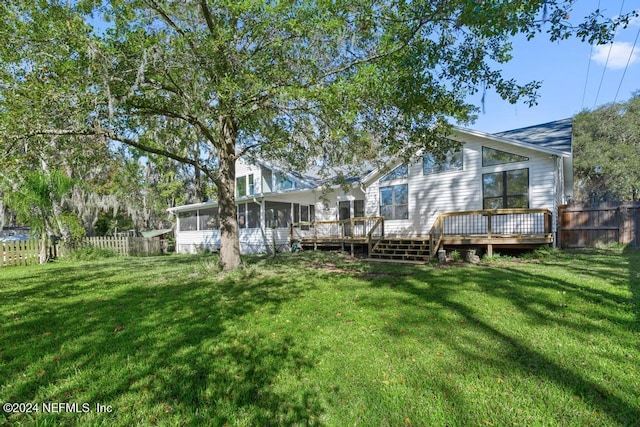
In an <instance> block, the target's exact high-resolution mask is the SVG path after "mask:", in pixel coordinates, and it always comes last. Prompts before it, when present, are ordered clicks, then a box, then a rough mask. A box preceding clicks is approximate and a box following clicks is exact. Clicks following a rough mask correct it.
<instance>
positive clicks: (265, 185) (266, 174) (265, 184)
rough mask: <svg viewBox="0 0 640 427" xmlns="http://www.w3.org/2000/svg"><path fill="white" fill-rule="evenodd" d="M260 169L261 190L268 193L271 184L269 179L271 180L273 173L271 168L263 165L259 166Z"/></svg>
mask: <svg viewBox="0 0 640 427" xmlns="http://www.w3.org/2000/svg"><path fill="white" fill-rule="evenodd" d="M260 170H261V171H262V174H261V175H262V192H263V193H270V192H271V185H272V184H273V183H272V182H271V181H272V180H273V174H272V173H271V169H267V168H265V167H261V168H260Z"/></svg>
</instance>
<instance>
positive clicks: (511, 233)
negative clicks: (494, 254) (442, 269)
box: [430, 209, 553, 253]
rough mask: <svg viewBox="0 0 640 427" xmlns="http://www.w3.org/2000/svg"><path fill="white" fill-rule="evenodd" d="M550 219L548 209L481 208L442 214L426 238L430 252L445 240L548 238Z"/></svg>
mask: <svg viewBox="0 0 640 427" xmlns="http://www.w3.org/2000/svg"><path fill="white" fill-rule="evenodd" d="M552 219H553V216H552V214H551V211H549V210H548V209H484V210H479V211H465V212H446V213H442V214H440V215H438V217H437V218H436V220H435V222H434V224H433V227H432V228H431V232H430V236H431V242H432V244H431V245H432V253H433V251H434V250H437V249H438V248H439V247H440V245H441V244H442V242H443V241H444V240H446V239H447V237H452V236H456V237H458V236H460V237H482V238H486V239H492V238H496V239H500V238H505V237H532V236H550V235H551V233H552V232H553V224H552Z"/></svg>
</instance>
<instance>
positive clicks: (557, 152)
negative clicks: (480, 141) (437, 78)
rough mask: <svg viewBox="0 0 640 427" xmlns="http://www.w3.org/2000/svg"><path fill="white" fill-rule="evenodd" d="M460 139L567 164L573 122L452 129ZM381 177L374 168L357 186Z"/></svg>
mask: <svg viewBox="0 0 640 427" xmlns="http://www.w3.org/2000/svg"><path fill="white" fill-rule="evenodd" d="M462 135H470V136H476V137H480V138H486V139H491V140H494V141H498V142H502V143H505V144H510V145H515V146H517V147H523V148H527V149H529V150H534V151H539V152H543V153H547V154H552V155H554V156H559V157H563V158H564V159H565V161H568V162H569V163H570V162H571V143H572V140H573V119H571V118H569V119H562V120H557V121H554V122H549V123H543V124H539V125H534V126H528V127H524V128H519V129H512V130H508V131H504V132H499V133H494V134H491V133H486V132H482V131H478V130H474V129H468V128H464V127H461V126H453V134H452V136H451V138H452V139H456V140H458V141H463V142H464V137H463V136H462ZM399 164H401V161H400V160H399V159H397V158H396V159H393V160H391V161H390V162H389V163H387V169H388V170H392V169H393V168H394V167H395V166H397V165H399ZM381 173H382V170H381V168H376V169H374V170H373V171H371V172H369V173H368V174H367V175H366V176H364V177H363V178H362V180H361V182H363V183H365V184H368V183H369V182H371V181H373V180H374V179H377V177H378V175H380V174H381Z"/></svg>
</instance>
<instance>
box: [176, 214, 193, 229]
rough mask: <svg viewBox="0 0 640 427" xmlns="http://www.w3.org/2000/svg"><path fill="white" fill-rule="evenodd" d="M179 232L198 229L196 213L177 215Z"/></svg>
mask: <svg viewBox="0 0 640 427" xmlns="http://www.w3.org/2000/svg"><path fill="white" fill-rule="evenodd" d="M178 219H179V223H180V227H179V229H180V231H196V230H197V229H198V216H197V211H191V212H180V213H178Z"/></svg>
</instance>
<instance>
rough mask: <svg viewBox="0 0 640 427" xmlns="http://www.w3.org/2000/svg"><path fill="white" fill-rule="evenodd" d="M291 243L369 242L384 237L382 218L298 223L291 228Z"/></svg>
mask: <svg viewBox="0 0 640 427" xmlns="http://www.w3.org/2000/svg"><path fill="white" fill-rule="evenodd" d="M290 234H291V241H292V242H294V241H314V242H317V241H322V240H325V241H326V240H331V239H340V240H344V241H347V242H348V241H356V240H360V241H367V242H370V241H372V240H375V239H376V238H380V237H382V236H384V220H383V219H382V217H378V216H374V217H357V218H347V219H343V220H338V221H313V222H296V223H293V224H291V227H290Z"/></svg>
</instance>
